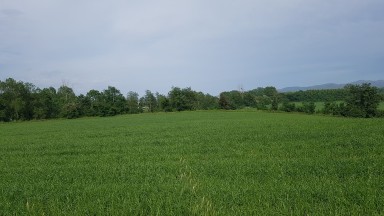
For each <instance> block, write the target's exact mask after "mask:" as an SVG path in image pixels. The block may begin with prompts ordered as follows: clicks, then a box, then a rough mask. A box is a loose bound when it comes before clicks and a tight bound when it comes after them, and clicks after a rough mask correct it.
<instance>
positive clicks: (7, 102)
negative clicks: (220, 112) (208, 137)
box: [0, 78, 384, 122]
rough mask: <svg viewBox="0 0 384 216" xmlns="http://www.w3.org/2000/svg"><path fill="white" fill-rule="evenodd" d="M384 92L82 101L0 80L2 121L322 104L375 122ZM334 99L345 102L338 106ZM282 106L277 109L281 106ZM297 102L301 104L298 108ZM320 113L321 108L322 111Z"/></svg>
mask: <svg viewBox="0 0 384 216" xmlns="http://www.w3.org/2000/svg"><path fill="white" fill-rule="evenodd" d="M383 91H384V90H383V89H377V88H374V87H371V86H370V85H369V84H363V85H362V86H353V85H352V86H351V85H349V86H346V87H345V88H344V89H342V90H340V89H330V90H308V91H299V92H289V93H278V92H277V90H276V88H275V87H273V86H267V87H265V88H261V87H259V88H256V89H253V90H250V91H243V90H241V91H238V90H233V91H225V92H221V93H220V95H219V96H218V97H215V96H212V95H210V94H204V93H203V92H196V91H194V90H192V89H191V88H190V87H188V88H179V87H172V89H171V90H170V91H169V92H168V94H167V95H162V94H159V93H152V92H151V91H150V90H147V91H146V92H145V95H144V96H143V97H141V98H140V97H139V94H138V93H136V92H132V91H131V92H129V93H128V94H127V97H124V96H123V94H122V93H121V92H120V90H118V89H117V88H116V87H113V86H108V88H107V89H105V90H103V91H101V92H100V91H98V90H94V89H92V90H90V91H89V92H88V93H87V94H85V95H82V94H81V95H79V96H76V94H75V92H74V91H73V89H72V88H70V87H68V86H65V85H63V86H60V87H59V88H58V89H57V91H56V89H55V88H53V87H49V88H44V89H39V88H36V87H35V86H34V85H33V84H30V83H23V82H21V81H19V82H17V81H15V80H14V79H12V78H9V79H6V80H5V81H4V82H3V81H1V80H0V121H4V122H9V121H18V120H31V119H52V118H78V117H82V116H102V117H105V116H114V115H119V114H125V113H129V114H135V113H142V112H144V111H145V112H172V111H185V110H213V109H225V110H236V109H243V108H257V109H259V110H282V111H285V112H304V113H308V114H313V113H315V111H316V106H315V103H314V101H319V100H323V101H326V102H325V104H324V109H323V110H322V112H323V113H324V114H331V115H340V116H353V117H379V116H382V114H381V113H379V111H378V109H377V107H378V104H379V102H380V101H382V100H383V98H384V93H383ZM335 99H337V100H339V99H340V100H339V101H345V104H344V103H342V104H339V103H335V102H332V101H335ZM282 101H283V103H282V106H281V107H279V104H280V103H281V102H282ZM297 101H300V102H302V104H297V103H298V102H297ZM320 107H321V106H320Z"/></svg>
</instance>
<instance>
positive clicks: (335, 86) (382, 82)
mask: <svg viewBox="0 0 384 216" xmlns="http://www.w3.org/2000/svg"><path fill="white" fill-rule="evenodd" d="M362 83H371V85H372V86H376V87H378V88H384V80H376V81H371V80H359V81H355V82H351V83H347V84H354V85H357V84H359V85H360V84H362ZM347 84H335V83H326V84H322V85H314V86H308V87H298V86H295V87H286V88H282V89H279V90H278V91H279V92H295V91H300V90H301V91H306V90H321V89H339V88H343V87H344V86H345V85H347Z"/></svg>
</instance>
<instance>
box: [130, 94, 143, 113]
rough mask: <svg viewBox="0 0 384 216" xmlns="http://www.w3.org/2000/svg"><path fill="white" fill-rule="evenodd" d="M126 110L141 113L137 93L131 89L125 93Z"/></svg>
mask: <svg viewBox="0 0 384 216" xmlns="http://www.w3.org/2000/svg"><path fill="white" fill-rule="evenodd" d="M127 111H128V113H130V114H135V113H141V112H142V108H141V106H139V94H138V93H136V92H133V91H130V92H128V94H127Z"/></svg>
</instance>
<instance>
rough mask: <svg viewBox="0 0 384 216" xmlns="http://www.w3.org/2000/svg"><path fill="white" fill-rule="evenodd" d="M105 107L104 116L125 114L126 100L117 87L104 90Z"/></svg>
mask: <svg viewBox="0 0 384 216" xmlns="http://www.w3.org/2000/svg"><path fill="white" fill-rule="evenodd" d="M102 95H103V99H104V102H105V103H104V107H103V116H105V115H107V116H113V115H117V114H122V113H124V112H125V110H126V109H125V104H126V101H125V98H124V96H123V95H122V94H121V93H120V90H118V89H117V88H115V87H112V86H108V89H106V90H104V91H103V93H102Z"/></svg>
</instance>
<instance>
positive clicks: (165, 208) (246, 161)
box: [0, 111, 384, 215]
mask: <svg viewBox="0 0 384 216" xmlns="http://www.w3.org/2000/svg"><path fill="white" fill-rule="evenodd" d="M383 125H384V119H349V118H337V117H326V116H311V115H301V114H287V113H268V112H257V111H234V112H224V111H212V112H181V113H159V114H140V115H125V116H117V117H111V118H82V119H76V120H52V121H41V122H22V123H8V124H0V214H1V215H25V214H32V215H156V214H158V215H306V214H309V215H383V214H384V195H383V194H384V127H383Z"/></svg>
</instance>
